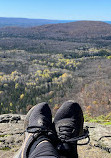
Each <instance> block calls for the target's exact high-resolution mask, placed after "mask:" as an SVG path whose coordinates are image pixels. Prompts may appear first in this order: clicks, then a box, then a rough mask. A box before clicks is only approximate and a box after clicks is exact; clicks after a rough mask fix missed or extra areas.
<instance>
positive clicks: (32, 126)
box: [16, 103, 56, 158]
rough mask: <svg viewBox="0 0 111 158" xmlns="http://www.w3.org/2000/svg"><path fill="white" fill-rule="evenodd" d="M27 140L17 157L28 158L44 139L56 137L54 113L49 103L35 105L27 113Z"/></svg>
mask: <svg viewBox="0 0 111 158" xmlns="http://www.w3.org/2000/svg"><path fill="white" fill-rule="evenodd" d="M24 129H25V140H24V143H23V145H22V147H21V149H20V151H19V154H18V156H16V157H17V158H21V157H23V158H27V157H29V155H30V154H31V153H32V152H33V150H34V148H35V147H36V146H37V145H38V144H39V143H40V142H42V141H51V139H53V140H54V139H55V137H56V133H55V131H54V126H53V124H52V114H51V110H50V108H49V106H48V104H47V103H40V104H38V105H36V106H34V107H33V108H32V109H31V110H30V111H29V112H28V114H27V116H26V119H25V122H24Z"/></svg>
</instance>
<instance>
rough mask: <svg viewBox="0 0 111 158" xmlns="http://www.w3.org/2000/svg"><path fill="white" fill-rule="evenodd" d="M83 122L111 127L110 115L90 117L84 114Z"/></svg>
mask: <svg viewBox="0 0 111 158" xmlns="http://www.w3.org/2000/svg"><path fill="white" fill-rule="evenodd" d="M84 121H85V122H94V123H100V124H104V125H111V113H109V114H108V115H100V116H97V117H91V116H90V115H88V114H85V115H84Z"/></svg>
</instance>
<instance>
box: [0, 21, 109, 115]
mask: <svg viewBox="0 0 111 158" xmlns="http://www.w3.org/2000/svg"><path fill="white" fill-rule="evenodd" d="M110 42H111V25H110V24H106V23H103V22H88V21H87V22H85V21H82V22H73V23H67V24H53V25H52V24H51V25H44V26H38V27H32V28H19V27H18V28H17V27H5V28H0V114H3V113H21V114H26V113H27V112H28V110H29V109H30V108H31V107H32V106H34V105H35V104H38V103H40V102H44V101H46V102H48V103H49V105H50V107H51V109H52V112H53V114H54V113H55V112H56V111H57V109H58V108H59V107H60V106H61V104H62V103H63V102H64V101H66V100H74V101H75V102H78V103H79V104H80V105H81V107H82V109H83V111H84V113H85V114H87V115H89V116H99V115H107V114H108V113H109V112H110V111H111V45H110Z"/></svg>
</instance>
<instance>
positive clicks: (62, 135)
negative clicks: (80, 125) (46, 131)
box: [58, 126, 90, 145]
mask: <svg viewBox="0 0 111 158" xmlns="http://www.w3.org/2000/svg"><path fill="white" fill-rule="evenodd" d="M88 128H89V127H88V126H86V127H85V129H83V134H82V135H81V136H76V137H72V138H71V135H73V134H74V132H75V129H74V127H69V126H60V127H59V133H58V137H59V139H61V141H62V142H65V143H71V144H73V143H75V142H76V141H78V140H82V139H86V138H87V139H88V140H87V142H85V143H81V144H80V143H78V144H77V145H86V144H88V143H89V142H90V137H89V130H88ZM64 129H65V131H64Z"/></svg>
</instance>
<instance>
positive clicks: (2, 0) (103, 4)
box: [0, 0, 111, 21]
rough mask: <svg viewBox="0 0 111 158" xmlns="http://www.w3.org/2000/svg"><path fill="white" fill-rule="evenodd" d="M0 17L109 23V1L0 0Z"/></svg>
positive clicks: (110, 11)
mask: <svg viewBox="0 0 111 158" xmlns="http://www.w3.org/2000/svg"><path fill="white" fill-rule="evenodd" d="M0 17H19V18H31V19H55V20H107V21H111V0H0Z"/></svg>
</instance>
